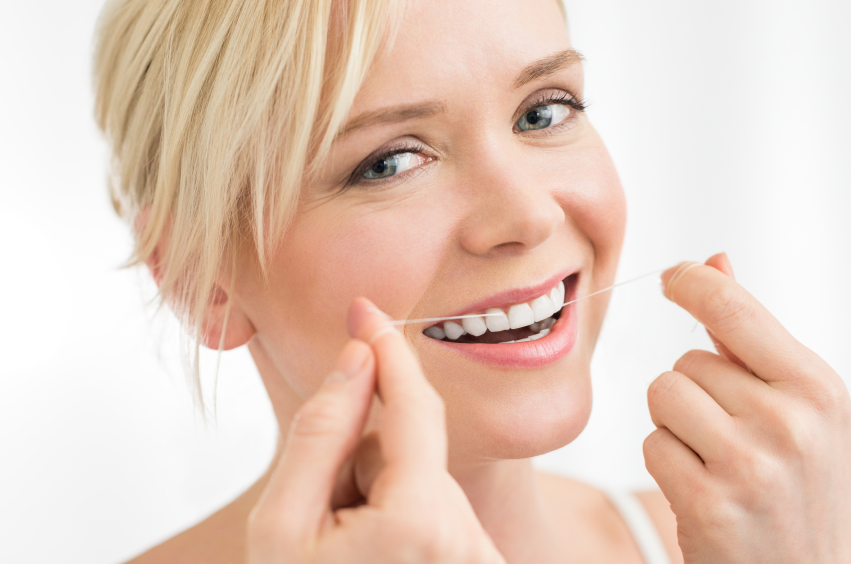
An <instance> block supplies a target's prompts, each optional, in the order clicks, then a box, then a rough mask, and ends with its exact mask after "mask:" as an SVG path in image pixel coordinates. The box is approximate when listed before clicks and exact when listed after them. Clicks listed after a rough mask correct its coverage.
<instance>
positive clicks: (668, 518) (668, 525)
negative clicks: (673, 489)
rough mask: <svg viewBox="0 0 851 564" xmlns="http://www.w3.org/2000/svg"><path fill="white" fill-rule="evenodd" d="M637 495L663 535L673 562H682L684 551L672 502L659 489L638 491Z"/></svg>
mask: <svg viewBox="0 0 851 564" xmlns="http://www.w3.org/2000/svg"><path fill="white" fill-rule="evenodd" d="M635 495H636V497H637V498H638V499H639V501H641V504H642V505H644V508H645V509H646V510H647V513H648V514H649V515H650V518H651V519H652V520H653V523H654V524H655V525H656V530H658V531H659V536H661V537H662V542H663V543H664V544H665V548H666V549H667V550H668V556H670V557H671V562H672V563H673V564H682V562H683V553H682V552H681V551H680V545H679V542H678V541H677V517H676V515H674V512H673V511H671V504H669V503H668V500H667V499H665V496H664V495H663V494H662V492H661V491H659V490H648V491H642V492H636V494H635Z"/></svg>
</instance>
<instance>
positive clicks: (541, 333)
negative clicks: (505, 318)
mask: <svg viewBox="0 0 851 564" xmlns="http://www.w3.org/2000/svg"><path fill="white" fill-rule="evenodd" d="M559 313H560V312H558V313H556V314H555V315H553V316H552V317H548V318H546V319H543V320H541V321H537V322H535V323H532V324H531V325H528V326H527V327H524V328H523V329H526V330H527V331H532V332H533V334H532V335H528V336H527V337H524V338H522V339H516V340H513V341H496V342H493V341H490V339H488V340H486V341H480V340H479V338H478V337H473V336H472V335H468V334H466V333H465V334H462V335H460V336H458V337H457V338H455V339H450V338H449V337H448V336H447V335H446V332H444V330H443V328H441V327H440V326H438V325H434V326H432V327H429V328H428V329H426V330H425V331H424V332H423V333H425V335H426V336H428V337H430V338H432V339H436V340H438V341H447V342H450V343H453V342H459V339H460V342H461V343H467V344H472V343H483V342H488V341H490V342H489V344H493V345H507V344H511V343H525V342H526V341H536V340H538V339H542V338H544V337H546V336H547V335H548V334H549V333H550V331H551V330H552V327H553V325H555V323H556V319H557V318H558V315H559ZM511 331H520V330H519V329H512V330H511ZM499 333H502V331H499ZM520 334H521V335H522V334H523V333H522V332H521V333H520ZM485 335H495V333H492V332H490V331H488V332H486V333H485ZM507 336H508V335H506V337H507Z"/></svg>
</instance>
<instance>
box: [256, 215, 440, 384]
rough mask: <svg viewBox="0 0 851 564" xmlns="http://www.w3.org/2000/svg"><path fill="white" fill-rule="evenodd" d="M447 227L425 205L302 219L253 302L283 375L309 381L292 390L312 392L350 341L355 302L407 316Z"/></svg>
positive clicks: (436, 264)
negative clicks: (364, 301)
mask: <svg viewBox="0 0 851 564" xmlns="http://www.w3.org/2000/svg"><path fill="white" fill-rule="evenodd" d="M341 200H342V199H341ZM448 220H449V218H448V216H447V214H446V213H444V211H443V210H439V209H435V207H434V206H429V205H428V204H427V203H425V202H424V201H417V202H413V201H411V202H405V203H402V204H399V203H395V204H393V205H389V204H388V205H386V206H381V205H375V204H363V205H352V204H351V203H350V202H344V201H340V202H339V203H336V202H333V201H332V202H329V203H326V204H325V205H323V206H320V207H317V208H315V209H313V210H311V211H308V212H305V213H303V214H301V215H299V216H298V217H297V219H296V221H295V223H294V224H293V225H292V227H291V229H290V231H289V233H288V234H287V237H286V239H285V240H284V242H283V244H282V246H281V248H280V250H279V251H278V252H277V253H276V254H275V256H274V257H273V259H272V263H271V264H270V273H269V283H268V285H267V286H266V287H265V288H264V289H262V290H260V293H259V294H256V295H257V296H258V297H257V298H253V297H252V298H250V299H251V300H252V302H253V303H254V304H255V307H254V308H253V312H252V317H253V319H252V321H253V322H254V323H255V327H256V329H257V331H258V334H259V335H262V336H263V337H262V338H264V339H266V340H267V341H270V342H268V345H269V346H268V347H267V348H268V349H270V350H271V352H272V354H273V355H276V356H277V357H278V358H277V359H276V364H278V368H279V370H280V371H281V372H282V373H284V374H285V375H288V374H293V373H297V374H299V375H300V376H299V378H301V379H304V378H307V379H308V381H305V382H300V383H299V382H291V384H292V385H293V386H294V387H295V388H297V389H301V390H303V391H304V392H306V393H309V392H310V390H312V389H313V387H314V381H318V378H320V377H321V375H322V374H325V373H326V372H327V371H328V370H330V368H331V366H332V364H333V361H334V359H335V358H336V355H337V352H338V351H339V350H340V348H341V347H342V346H343V344H344V343H345V341H346V340H347V339H348V334H347V332H346V314H347V311H348V306H349V304H350V303H351V301H352V300H353V299H354V298H356V297H358V296H365V297H367V298H369V299H370V300H372V301H373V302H374V303H375V304H376V305H377V306H378V307H379V308H381V309H382V310H384V311H385V312H387V313H388V314H389V315H391V316H392V317H394V318H396V319H398V318H402V317H406V316H407V315H408V312H410V311H411V310H412V309H413V308H414V307H415V305H416V303H417V301H418V300H419V299H420V297H421V296H422V295H423V293H424V292H425V291H426V289H427V286H428V283H429V281H430V280H431V279H432V277H433V273H434V271H435V270H437V268H438V267H439V263H440V260H441V258H442V257H443V255H444V254H445V252H446V246H447V245H448V244H449V241H450V233H451V229H452V227H451V225H449V224H448ZM258 290H259V289H257V288H255V290H254V291H255V292H257V291H258ZM245 295H246V296H250V294H249V290H247V291H246V292H245ZM294 371H295V372H294Z"/></svg>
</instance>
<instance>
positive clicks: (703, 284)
mask: <svg viewBox="0 0 851 564" xmlns="http://www.w3.org/2000/svg"><path fill="white" fill-rule="evenodd" d="M662 287H663V289H664V293H665V296H666V297H667V298H668V299H669V300H671V301H673V302H674V303H676V304H677V305H679V306H680V307H682V308H683V309H685V310H686V311H688V312H689V313H691V314H692V315H693V316H694V317H695V319H697V320H698V321H700V322H701V323H702V324H703V325H704V326H706V327H707V328H708V329H709V330H710V331H712V333H713V334H714V335H715V337H717V338H718V340H719V341H721V342H722V343H723V344H724V345H725V346H726V347H727V348H728V349H730V351H731V352H732V353H733V354H735V355H736V356H737V357H739V358H740V359H741V360H742V361H744V362H745V363H746V364H747V366H748V367H749V368H750V369H751V370H752V371H753V372H754V373H755V374H756V375H757V376H758V377H759V378H761V379H762V380H764V381H766V382H772V381H775V382H780V381H787V380H795V379H798V378H799V377H801V376H802V375H803V374H801V370H802V369H803V368H802V367H804V366H809V365H810V363H809V362H803V361H806V360H811V358H812V356H814V353H812V351H810V350H809V349H808V348H806V347H805V346H804V345H802V344H801V343H800V342H798V341H797V340H796V339H795V338H794V337H793V336H792V335H791V334H790V333H789V332H788V331H787V330H786V328H785V327H783V325H781V324H780V322H779V321H778V320H777V319H776V318H775V317H774V316H773V315H771V313H770V312H769V311H768V310H767V309H766V308H765V306H763V305H762V304H761V303H759V301H757V299H756V298H754V297H753V296H752V295H751V294H750V293H749V292H748V291H747V290H745V289H744V288H742V287H741V286H740V285H739V284H738V283H737V282H735V281H734V280H732V279H731V278H730V277H728V276H727V275H725V274H724V273H722V272H720V271H718V270H717V269H715V268H712V267H710V266H706V265H703V264H700V263H696V262H685V263H681V264H679V265H677V266H675V267H673V268H670V269H668V270H666V271H665V272H664V273H663V274H662Z"/></svg>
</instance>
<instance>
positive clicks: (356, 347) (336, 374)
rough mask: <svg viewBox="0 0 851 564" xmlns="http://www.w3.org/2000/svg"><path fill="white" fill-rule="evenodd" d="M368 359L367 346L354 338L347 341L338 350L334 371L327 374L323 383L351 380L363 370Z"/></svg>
mask: <svg viewBox="0 0 851 564" xmlns="http://www.w3.org/2000/svg"><path fill="white" fill-rule="evenodd" d="M368 361H369V347H367V346H366V344H364V343H363V342H361V341H357V340H354V339H353V340H351V341H349V342H348V343H346V346H345V347H343V350H342V351H341V352H340V356H339V357H338V358H337V363H336V364H335V365H334V371H333V372H331V374H329V375H328V377H327V378H326V379H325V383H326V384H327V383H334V382H345V381H346V380H351V379H352V378H354V377H355V376H357V375H358V374H360V373H361V371H363V369H364V367H365V366H366V364H367V362H368Z"/></svg>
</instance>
